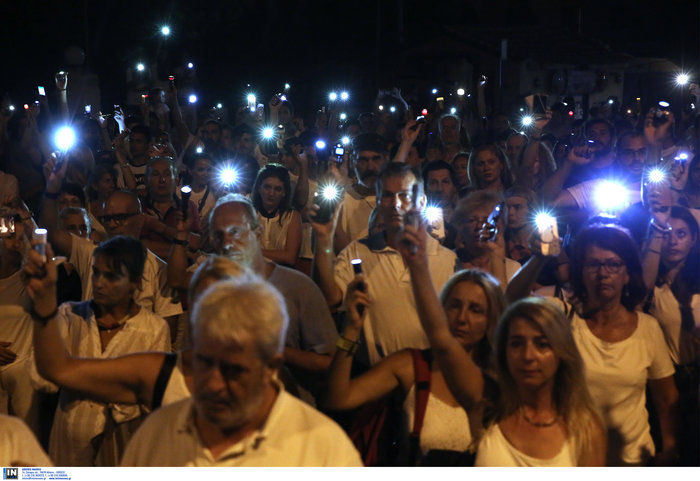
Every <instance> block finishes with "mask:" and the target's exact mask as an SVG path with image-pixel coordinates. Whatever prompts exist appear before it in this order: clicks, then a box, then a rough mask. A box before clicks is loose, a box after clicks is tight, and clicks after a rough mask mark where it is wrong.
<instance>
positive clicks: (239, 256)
mask: <svg viewBox="0 0 700 481" xmlns="http://www.w3.org/2000/svg"><path fill="white" fill-rule="evenodd" d="M178 226H179V228H181V229H182V230H180V231H179V232H178V237H177V238H178V239H180V238H182V239H185V238H186V236H187V234H188V232H187V231H186V230H185V229H184V225H183V223H179V224H178ZM209 228H210V232H209V234H210V238H211V243H212V245H213V248H214V252H215V253H216V254H217V255H221V256H225V257H228V258H230V259H233V260H235V261H237V262H239V263H241V264H243V265H245V266H246V267H248V268H250V269H251V270H252V271H253V272H255V273H256V274H258V275H259V276H260V277H262V278H263V279H265V280H267V281H268V282H269V283H270V284H272V285H273V286H275V287H276V288H277V289H278V290H279V291H280V292H281V293H282V295H283V296H284V299H285V301H286V307H287V312H288V313H289V318H290V321H289V330H288V332H287V341H286V347H285V350H284V358H285V362H286V364H287V367H289V369H290V371H291V373H292V375H293V377H294V379H295V380H296V381H297V383H298V384H299V385H298V386H297V388H299V391H300V397H301V398H302V399H304V400H305V401H307V402H309V403H310V404H312V405H313V404H314V403H315V401H314V398H315V397H316V395H317V393H318V392H319V391H320V388H321V384H322V382H323V380H324V375H325V373H326V372H327V371H328V368H329V366H330V362H331V355H332V354H333V351H334V346H335V342H336V341H337V339H338V332H337V330H336V328H335V324H334V323H333V319H332V317H331V314H330V311H329V309H328V306H327V304H326V301H325V299H324V298H323V294H322V293H321V290H320V289H319V288H318V286H317V285H316V284H314V282H313V281H312V280H311V279H310V278H309V277H308V276H306V275H304V274H302V273H301V272H299V271H296V270H294V269H290V268H288V267H284V266H281V265H279V264H276V263H275V262H272V261H271V260H269V259H267V258H265V257H264V256H263V251H262V244H261V237H262V226H261V225H260V221H259V217H258V214H257V211H256V210H255V207H254V206H253V204H252V202H251V201H250V199H248V198H247V197H244V196H242V195H240V194H228V195H226V196H224V197H221V198H220V199H219V200H218V201H217V203H216V206H215V207H214V209H212V212H211V217H210V221H209ZM207 257H208V256H201V257H200V258H198V259H197V261H196V263H195V264H194V265H193V266H191V267H189V268H188V267H187V251H186V249H185V246H184V245H182V244H180V243H175V244H174V245H173V248H172V251H171V253H170V259H169V262H168V283H169V284H170V285H171V286H173V287H176V288H183V289H185V288H187V285H188V283H189V282H190V278H191V276H192V272H193V271H194V270H195V269H196V268H197V266H198V265H199V264H201V263H202V262H203V261H204V260H205V259H206V258H207Z"/></svg>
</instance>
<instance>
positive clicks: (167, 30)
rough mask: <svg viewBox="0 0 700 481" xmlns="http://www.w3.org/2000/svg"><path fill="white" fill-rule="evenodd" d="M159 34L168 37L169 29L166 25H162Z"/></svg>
mask: <svg viewBox="0 0 700 481" xmlns="http://www.w3.org/2000/svg"><path fill="white" fill-rule="evenodd" d="M160 33H162V34H163V35H165V36H166V37H167V36H168V35H170V27H168V26H167V25H163V27H162V28H161V29H160Z"/></svg>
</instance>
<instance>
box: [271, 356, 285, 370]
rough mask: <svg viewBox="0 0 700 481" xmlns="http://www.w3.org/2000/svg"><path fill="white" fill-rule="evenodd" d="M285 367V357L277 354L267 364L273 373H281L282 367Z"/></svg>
mask: <svg viewBox="0 0 700 481" xmlns="http://www.w3.org/2000/svg"><path fill="white" fill-rule="evenodd" d="M283 365H284V357H283V356H282V353H279V352H278V353H277V354H275V355H274V356H272V359H270V360H269V361H268V363H267V367H268V369H270V370H272V371H275V372H277V371H279V370H280V369H281V368H282V366H283Z"/></svg>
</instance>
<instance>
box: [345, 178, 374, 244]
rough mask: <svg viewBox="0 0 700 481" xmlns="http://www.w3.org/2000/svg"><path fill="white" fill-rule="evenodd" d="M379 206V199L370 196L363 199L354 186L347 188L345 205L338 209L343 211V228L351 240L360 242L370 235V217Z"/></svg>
mask: <svg viewBox="0 0 700 481" xmlns="http://www.w3.org/2000/svg"><path fill="white" fill-rule="evenodd" d="M376 206H377V197H376V196H375V195H368V196H367V197H362V196H361V195H360V194H358V193H357V192H356V191H355V189H353V188H352V186H350V185H349V186H347V187H346V188H345V194H344V195H343V203H342V204H341V205H340V207H338V208H339V209H340V211H341V214H342V215H341V219H340V223H341V227H342V228H343V231H345V233H346V234H347V235H348V237H349V238H350V240H353V241H354V240H359V239H362V238H363V237H367V235H368V233H369V227H368V225H369V216H370V214H371V213H372V209H374V208H375V207H376Z"/></svg>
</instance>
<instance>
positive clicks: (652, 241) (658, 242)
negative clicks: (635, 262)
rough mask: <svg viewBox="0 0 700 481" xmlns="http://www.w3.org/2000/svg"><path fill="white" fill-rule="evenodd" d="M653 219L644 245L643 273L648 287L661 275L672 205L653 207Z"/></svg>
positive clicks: (650, 287)
mask: <svg viewBox="0 0 700 481" xmlns="http://www.w3.org/2000/svg"><path fill="white" fill-rule="evenodd" d="M650 213H651V218H652V221H651V222H650V223H649V230H648V231H647V237H646V239H645V240H644V245H643V246H642V275H643V277H644V285H645V286H646V287H647V289H653V288H654V285H655V284H656V278H657V276H658V275H659V261H660V260H661V249H662V248H663V246H664V242H665V240H666V232H667V231H668V229H669V226H668V219H669V218H670V217H671V208H670V206H663V207H659V208H655V209H651V212H650Z"/></svg>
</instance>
